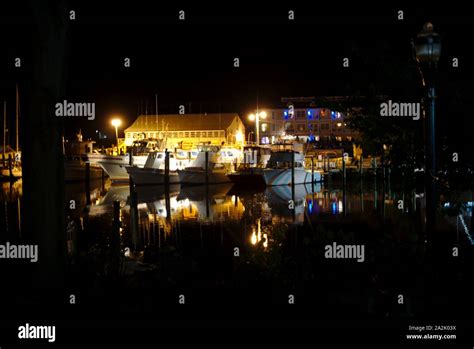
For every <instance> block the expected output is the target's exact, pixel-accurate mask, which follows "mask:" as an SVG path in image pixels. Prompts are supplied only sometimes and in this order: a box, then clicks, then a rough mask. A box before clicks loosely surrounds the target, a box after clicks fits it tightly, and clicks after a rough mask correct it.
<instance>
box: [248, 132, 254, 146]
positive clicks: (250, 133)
mask: <svg viewBox="0 0 474 349" xmlns="http://www.w3.org/2000/svg"><path fill="white" fill-rule="evenodd" d="M252 134H253V131H250V132H249V134H248V135H247V144H249V143H250V135H252Z"/></svg>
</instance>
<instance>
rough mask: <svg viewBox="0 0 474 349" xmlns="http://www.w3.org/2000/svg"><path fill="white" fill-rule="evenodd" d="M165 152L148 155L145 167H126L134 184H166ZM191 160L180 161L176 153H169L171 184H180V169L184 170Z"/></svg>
mask: <svg viewBox="0 0 474 349" xmlns="http://www.w3.org/2000/svg"><path fill="white" fill-rule="evenodd" d="M165 156H166V155H165V152H153V153H150V154H148V157H147V160H146V162H145V165H144V166H143V167H138V166H125V169H126V171H127V173H128V174H129V175H130V176H131V177H132V179H133V183H135V184H137V185H144V184H164V183H165ZM187 164H189V160H186V159H178V158H177V157H176V155H175V154H174V153H169V184H178V183H179V176H178V172H177V170H178V169H184V167H185V166H186V165H187Z"/></svg>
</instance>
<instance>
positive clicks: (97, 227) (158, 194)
mask: <svg viewBox="0 0 474 349" xmlns="http://www.w3.org/2000/svg"><path fill="white" fill-rule="evenodd" d="M380 186H381V183H380V182H379V183H377V181H372V182H370V181H367V183H362V182H360V183H359V182H357V183H355V184H351V185H349V186H348V187H347V188H345V189H344V188H340V187H337V186H335V185H334V183H332V186H331V187H330V188H327V187H325V186H324V185H320V184H317V185H316V184H314V185H311V184H306V185H296V186H294V187H293V188H292V187H291V186H279V187H271V188H266V189H262V190H245V189H238V188H235V187H233V186H232V184H220V185H212V186H208V187H206V186H196V187H182V188H181V187H180V186H179V185H172V186H170V187H169V188H165V187H164V186H141V187H136V188H134V189H133V191H132V193H134V196H136V201H134V200H132V197H131V191H130V187H129V186H128V185H122V186H115V185H111V184H110V182H106V183H102V182H101V181H97V182H94V181H92V182H91V185H90V194H89V195H90V198H91V205H87V201H88V200H87V195H86V194H85V193H84V185H81V184H69V185H66V187H65V189H66V190H65V192H66V205H67V208H68V214H67V217H68V219H70V220H74V219H78V220H79V222H80V223H78V225H80V226H81V227H82V228H83V229H82V230H87V229H89V230H90V231H101V232H102V233H104V232H109V231H111V221H112V219H113V203H114V202H115V201H119V202H120V217H121V221H122V227H121V228H120V232H121V236H122V240H123V241H122V243H124V244H126V245H128V246H132V245H133V247H134V249H139V248H143V247H144V246H146V245H147V244H153V245H154V244H156V245H158V246H161V245H162V244H166V243H172V244H175V245H179V244H180V243H181V242H182V239H183V237H184V236H186V238H190V237H189V236H188V235H189V234H195V233H196V232H198V233H199V237H200V240H201V241H200V243H203V239H205V237H204V235H203V234H205V231H206V229H207V228H205V227H213V228H216V229H217V231H218V235H219V236H218V237H217V241H218V243H220V244H225V243H226V242H227V243H229V244H234V245H235V244H236V242H239V243H240V242H242V243H244V244H245V245H248V246H249V247H252V246H261V247H263V248H264V249H267V248H269V247H271V241H272V234H273V231H274V230H275V228H283V229H286V230H290V229H291V227H298V226H299V227H301V226H305V225H307V224H308V223H309V224H311V223H310V222H342V221H344V220H345V219H349V220H351V219H352V220H355V219H357V220H364V219H366V220H371V219H373V218H374V214H376V215H378V216H380V217H383V218H391V219H392V220H394V221H395V220H399V219H401V218H403V217H404V218H403V219H405V218H406V217H405V216H407V215H408V218H407V219H411V220H413V219H416V217H420V214H419V211H420V207H421V204H422V200H421V197H420V196H419V195H417V194H416V193H415V191H414V190H412V191H403V190H398V191H397V190H394V189H393V187H392V188H389V190H387V189H386V188H383V187H382V188H381V187H380ZM21 196H22V186H21V181H18V182H15V183H13V184H10V183H3V184H2V192H1V198H2V201H3V206H4V209H3V210H2V211H3V212H2V214H1V216H0V223H2V226H4V227H6V228H5V229H6V231H7V232H10V233H12V234H19V233H21V224H20V221H21V219H20V218H21ZM72 201H74V203H75V205H74V206H73V207H71V206H70V205H69V203H70V202H72ZM400 201H402V202H403V203H404V207H403V209H402V210H401V209H400V208H399V207H398V205H399V202H400ZM135 202H136V203H135ZM471 214H472V213H471ZM465 220H466V222H467V224H466V226H468V228H467V229H468V230H470V221H471V218H470V217H466V219H465ZM67 223H68V222H67ZM213 228H212V229H213ZM212 229H211V228H209V229H207V230H212ZM224 231H227V233H226V234H227V235H229V236H227V237H226V236H225V234H224ZM188 233H189V234H188ZM180 235H181V236H180ZM180 239H181V240H180ZM226 239H227V240H226Z"/></svg>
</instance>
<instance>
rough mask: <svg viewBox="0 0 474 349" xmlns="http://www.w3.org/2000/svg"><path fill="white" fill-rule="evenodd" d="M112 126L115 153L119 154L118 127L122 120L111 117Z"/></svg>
mask: <svg viewBox="0 0 474 349" xmlns="http://www.w3.org/2000/svg"><path fill="white" fill-rule="evenodd" d="M111 123H112V126H114V127H115V139H116V141H117V155H119V147H118V128H119V126H120V125H122V120H120V119H112V122H111Z"/></svg>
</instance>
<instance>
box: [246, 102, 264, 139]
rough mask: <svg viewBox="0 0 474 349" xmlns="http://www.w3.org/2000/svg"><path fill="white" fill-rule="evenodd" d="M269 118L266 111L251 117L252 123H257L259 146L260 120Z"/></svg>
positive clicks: (256, 134) (256, 135)
mask: <svg viewBox="0 0 474 349" xmlns="http://www.w3.org/2000/svg"><path fill="white" fill-rule="evenodd" d="M266 117H267V113H266V112H264V111H261V112H258V110H257V112H256V113H255V114H250V115H249V120H250V121H255V131H256V132H255V137H256V138H257V145H260V118H262V119H265V118H266Z"/></svg>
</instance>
